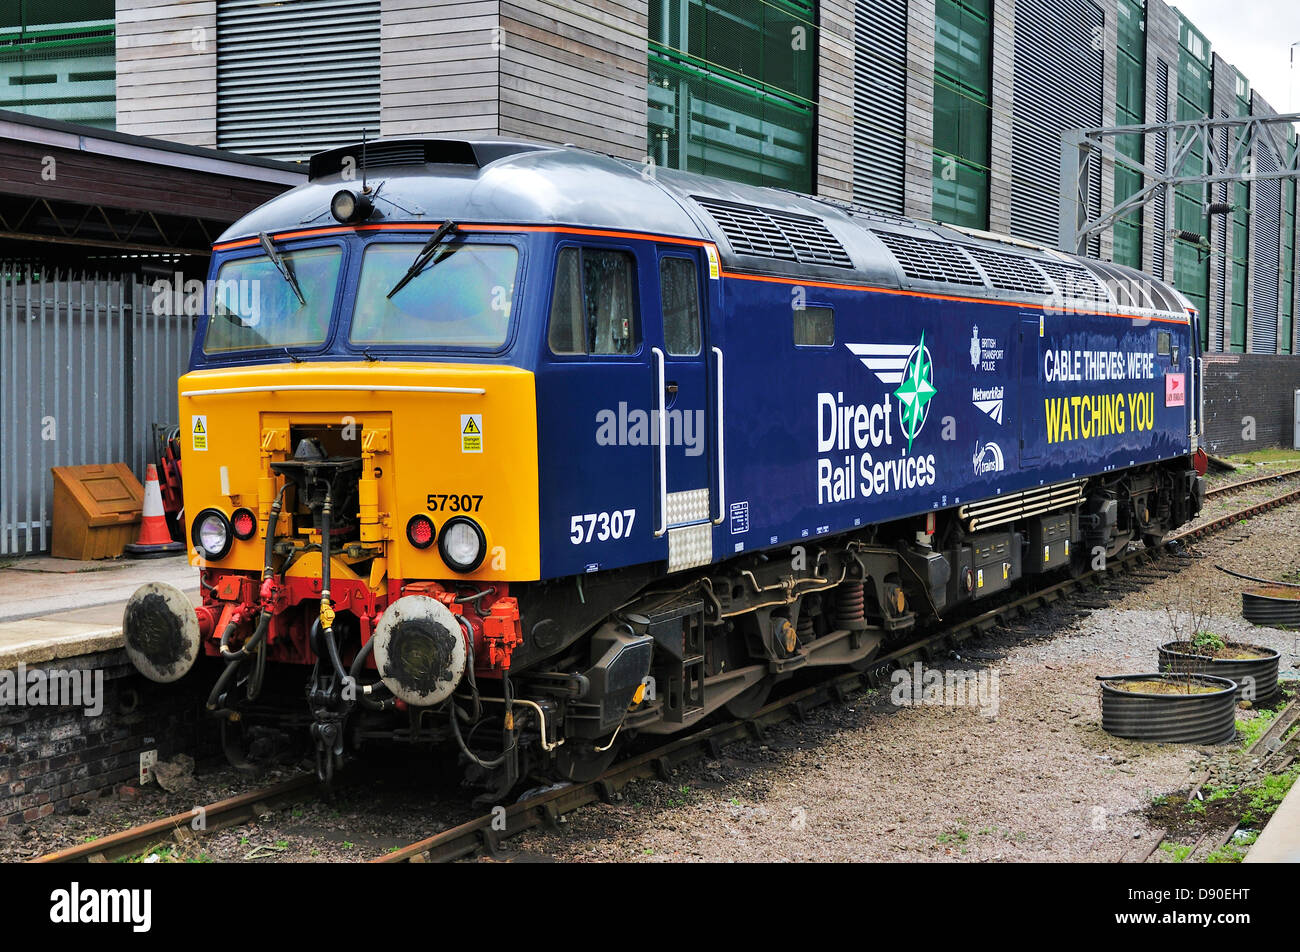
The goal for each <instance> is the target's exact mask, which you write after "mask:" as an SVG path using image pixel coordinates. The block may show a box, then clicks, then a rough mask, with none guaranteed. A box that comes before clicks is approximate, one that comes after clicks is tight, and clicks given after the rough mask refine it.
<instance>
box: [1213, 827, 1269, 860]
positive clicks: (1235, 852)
mask: <svg viewBox="0 0 1300 952" xmlns="http://www.w3.org/2000/svg"><path fill="white" fill-rule="evenodd" d="M1257 839H1259V834H1258V833H1251V834H1250V835H1248V836H1244V837H1242V838H1241V839H1236V838H1235V837H1234V838H1233V839H1230V840H1228V842H1226V843H1224V844H1223V845H1222V846H1220V847H1219V848H1218V849H1217V850H1215V851H1214V852H1213V853H1211V854H1210V855H1209V856H1207V857H1205V861H1206V862H1207V863H1240V862H1241V861H1242V860H1243V859H1245V858H1246V852H1247V850H1248V849H1249V848H1250V845H1251V844H1252V843H1254V842H1255V841H1256V840H1257Z"/></svg>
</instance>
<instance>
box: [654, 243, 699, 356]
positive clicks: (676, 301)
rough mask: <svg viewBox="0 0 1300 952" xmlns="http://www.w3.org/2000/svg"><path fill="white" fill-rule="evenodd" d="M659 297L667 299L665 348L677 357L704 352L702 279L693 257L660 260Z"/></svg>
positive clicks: (664, 307)
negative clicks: (702, 349) (701, 343)
mask: <svg viewBox="0 0 1300 952" xmlns="http://www.w3.org/2000/svg"><path fill="white" fill-rule="evenodd" d="M659 296H660V299H661V300H662V302H663V315H664V347H666V348H667V350H668V353H669V354H670V355H672V356H673V357H694V356H695V355H696V354H698V353H699V352H700V280H699V274H698V269H697V268H696V266H695V262H694V261H692V260H691V259H690V258H677V257H669V258H663V259H661V260H660V262H659Z"/></svg>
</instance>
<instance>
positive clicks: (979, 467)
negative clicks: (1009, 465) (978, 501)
mask: <svg viewBox="0 0 1300 952" xmlns="http://www.w3.org/2000/svg"><path fill="white" fill-rule="evenodd" d="M971 461H972V462H973V463H974V464H975V475H976V476H983V475H984V474H985V473H1000V472H1002V470H1003V469H1004V468H1005V467H1006V458H1005V457H1004V456H1003V455H1002V447H1000V446H998V444H996V443H985V444H984V445H983V446H980V445H978V444H977V445H976V447H975V455H974V456H973V457H971Z"/></svg>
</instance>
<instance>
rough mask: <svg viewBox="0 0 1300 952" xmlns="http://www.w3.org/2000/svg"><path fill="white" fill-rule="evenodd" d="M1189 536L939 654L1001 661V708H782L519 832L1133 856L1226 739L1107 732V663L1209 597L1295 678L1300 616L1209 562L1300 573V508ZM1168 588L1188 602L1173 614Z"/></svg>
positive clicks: (766, 854) (752, 846)
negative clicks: (1181, 548) (1102, 680)
mask: <svg viewBox="0 0 1300 952" xmlns="http://www.w3.org/2000/svg"><path fill="white" fill-rule="evenodd" d="M1276 492H1277V490H1276V489H1274V490H1273V491H1272V492H1268V493H1265V494H1264V496H1261V498H1264V497H1265V496H1267V495H1275V494H1276ZM1235 501H1236V500H1234V502H1235ZM1241 505H1245V502H1241ZM1240 507H1241V506H1240V505H1234V506H1229V507H1228V508H1229V509H1236V508H1240ZM1191 552H1192V554H1193V558H1192V559H1191V560H1190V562H1182V563H1175V562H1174V560H1172V559H1169V558H1166V559H1165V560H1163V561H1162V563H1160V569H1159V571H1160V572H1163V571H1165V570H1166V569H1169V568H1172V567H1173V566H1174V565H1176V564H1181V565H1184V566H1185V567H1184V568H1182V570H1181V571H1179V572H1177V573H1176V574H1173V575H1171V576H1170V577H1168V578H1165V579H1147V580H1145V581H1146V584H1144V585H1142V586H1141V587H1140V588H1138V589H1137V590H1136V591H1132V592H1129V593H1127V594H1123V595H1122V597H1120V596H1119V595H1114V594H1112V595H1109V596H1102V595H1100V594H1098V595H1093V596H1091V597H1092V598H1101V597H1107V598H1112V599H1115V600H1114V601H1113V602H1112V604H1111V605H1110V606H1109V607H1106V608H1101V609H1097V610H1093V611H1090V612H1083V611H1082V610H1081V609H1079V608H1077V607H1075V608H1071V607H1070V606H1068V605H1066V606H1062V607H1053V608H1051V609H1048V610H1044V611H1041V612H1038V613H1035V614H1033V615H1031V616H1029V617H1027V618H1023V619H1021V620H1020V621H1019V622H1018V624H1017V625H1016V626H1015V627H1012V628H1010V629H1001V630H996V631H994V632H990V633H989V634H988V635H985V636H982V637H980V638H977V639H971V640H970V641H967V642H964V643H963V644H962V645H961V646H959V648H958V651H957V652H956V653H954V655H952V656H950V657H948V658H946V659H944V660H943V662H942V663H941V664H937V665H936V667H939V668H942V669H944V670H952V671H959V670H960V671H966V672H968V673H970V674H978V673H979V672H986V678H987V677H989V676H991V674H992V672H993V671H996V672H997V686H998V692H997V700H998V704H997V710H996V714H993V715H992V716H989V714H988V713H981V712H980V710H979V709H978V708H977V707H972V706H941V707H936V706H911V707H906V706H900V705H898V704H895V703H893V701H892V700H891V697H890V695H891V690H890V689H889V687H888V686H886V687H885V688H882V689H880V690H877V691H876V692H873V693H871V694H869V695H863V696H861V697H859V698H857V699H856V700H854V701H851V702H849V703H848V704H847V705H845V706H836V705H830V706H825V707H822V708H819V709H816V710H815V711H814V712H812V713H811V715H810V718H809V720H808V721H806V722H805V723H802V724H800V723H796V722H786V723H784V724H782V725H778V726H777V727H775V728H772V729H770V730H769V732H768V738H767V743H766V744H758V743H748V742H747V743H741V744H735V745H732V746H731V747H728V748H727V749H726V750H725V751H724V752H723V753H724V756H723V758H722V759H720V760H716V761H696V762H695V763H693V764H688V765H685V766H683V767H682V768H680V769H679V771H678V773H677V775H676V776H674V777H672V778H671V781H669V782H664V781H660V780H644V781H637V782H634V783H633V784H631V785H629V786H628V788H627V789H626V791H625V793H624V795H623V797H622V799H621V800H619V801H616V802H615V803H612V804H601V805H593V806H591V807H587V808H584V809H582V810H580V811H578V812H576V813H575V814H573V815H571V816H570V817H569V818H568V820H567V823H565V824H564V825H563V827H562V829H563V830H564V832H562V833H560V834H556V833H553V832H546V831H535V832H534V831H530V832H528V833H525V834H523V835H522V836H520V837H518V838H516V839H514V840H512V841H510V843H509V844H508V845H509V848H510V849H512V850H517V851H518V852H517V853H516V854H514V855H515V857H516V858H519V859H523V858H537V857H547V858H551V859H554V860H559V861H626V862H676V861H693V860H697V861H710V862H731V861H748V860H754V861H764V862H783V861H815V860H821V861H881V860H884V861H891V860H892V861H950V862H1019V861H1026V860H1029V861H1060V862H1069V861H1116V860H1119V859H1121V858H1123V857H1125V856H1126V854H1128V853H1129V851H1131V850H1133V849H1134V847H1135V846H1136V845H1137V844H1138V842H1139V838H1142V837H1144V835H1145V834H1147V833H1149V832H1151V830H1150V828H1149V826H1148V823H1147V821H1146V819H1145V817H1144V815H1143V811H1144V810H1145V809H1146V808H1147V807H1149V806H1150V805H1151V802H1152V798H1153V797H1156V796H1158V795H1161V794H1170V793H1174V792H1176V791H1179V790H1186V789H1187V788H1188V787H1190V786H1191V785H1192V784H1193V783H1194V782H1195V779H1196V776H1197V774H1198V773H1199V772H1200V771H1201V769H1202V767H1203V765H1204V764H1205V763H1206V762H1207V761H1208V760H1209V759H1210V758H1212V757H1215V756H1220V757H1221V756H1222V754H1223V750H1224V748H1212V747H1206V748H1197V747H1186V746H1176V745H1163V744H1143V743H1136V742H1132V741H1127V740H1122V739H1119V738H1115V737H1111V736H1110V735H1108V734H1106V733H1104V732H1103V731H1102V730H1101V711H1100V706H1099V700H1098V686H1097V683H1096V680H1095V678H1096V676H1097V675H1102V674H1120V673H1136V672H1147V671H1154V670H1156V666H1157V662H1156V648H1157V646H1158V645H1160V644H1161V643H1163V642H1165V641H1169V640H1171V639H1172V637H1173V636H1172V633H1171V632H1172V625H1173V624H1181V625H1184V626H1185V625H1187V624H1188V623H1189V621H1190V619H1189V617H1188V616H1187V611H1186V609H1188V608H1190V607H1191V606H1195V605H1197V604H1202V603H1207V602H1208V611H1209V612H1210V614H1209V616H1208V618H1207V620H1206V622H1205V624H1206V627H1209V628H1211V629H1212V630H1214V631H1216V632H1218V633H1219V634H1221V635H1224V636H1226V637H1228V638H1230V639H1238V640H1242V641H1247V642H1251V643H1254V644H1260V645H1266V646H1269V647H1272V648H1276V649H1278V650H1279V651H1281V652H1282V664H1281V675H1282V677H1283V678H1295V677H1297V676H1300V641H1298V640H1297V633H1296V632H1290V631H1279V630H1275V629H1267V628H1255V627H1254V626H1251V625H1249V624H1248V623H1246V622H1245V621H1244V620H1243V619H1242V618H1241V617H1240V607H1241V601H1240V592H1241V588H1242V586H1243V585H1245V584H1247V583H1243V582H1239V581H1238V580H1236V579H1232V578H1229V577H1228V576H1226V575H1223V574H1222V573H1220V572H1218V571H1216V570H1215V569H1214V564H1215V563H1216V562H1217V563H1220V564H1224V565H1225V566H1227V567H1231V568H1233V569H1234V570H1236V571H1240V572H1245V573H1247V574H1252V575H1259V576H1263V577H1270V578H1282V577H1284V576H1286V575H1288V574H1293V573H1295V572H1296V570H1297V568H1300V505H1291V506H1288V507H1284V508H1281V509H1277V510H1273V511H1271V512H1268V513H1265V514H1263V515H1260V516H1257V517H1255V518H1253V519H1251V520H1249V521H1248V522H1246V523H1243V524H1242V525H1240V526H1238V527H1234V528H1233V529H1231V530H1229V531H1226V532H1225V533H1222V534H1220V535H1217V536H1214V537H1212V538H1210V539H1209V540H1206V541H1204V542H1198V543H1195V544H1194V545H1193V546H1192V547H1191ZM1149 571H1151V572H1152V573H1154V572H1155V571H1156V570H1154V569H1152V570H1149ZM1293 580H1294V579H1293ZM1126 584H1128V583H1126ZM1134 584H1135V583H1134ZM1172 605H1178V606H1182V608H1183V609H1184V610H1183V611H1182V612H1181V613H1180V615H1179V616H1176V617H1175V619H1174V621H1173V622H1171V619H1170V615H1169V612H1168V611H1167V610H1166V606H1172ZM986 683H988V682H987V681H986ZM1252 716H1254V715H1253V712H1251V711H1249V710H1242V711H1240V712H1239V714H1238V717H1239V719H1242V720H1245V719H1249V718H1250V717H1252ZM1236 746H1239V745H1236ZM509 855H510V854H506V856H507V857H509Z"/></svg>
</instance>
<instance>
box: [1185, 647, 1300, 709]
mask: <svg viewBox="0 0 1300 952" xmlns="http://www.w3.org/2000/svg"><path fill="white" fill-rule="evenodd" d="M1185 644H1186V643H1185V642H1178V641H1170V642H1168V643H1166V644H1163V645H1161V646H1160V670H1161V671H1170V672H1173V673H1175V674H1208V675H1211V676H1213V677H1218V678H1227V679H1228V680H1230V681H1236V682H1237V698H1238V700H1242V701H1252V702H1254V701H1265V700H1268V699H1269V698H1271V697H1272V696H1273V695H1274V694H1276V693H1277V671H1278V662H1279V661H1280V660H1281V658H1282V655H1281V652H1278V651H1274V650H1273V649H1272V648H1265V647H1263V646H1261V645H1246V644H1237V645H1234V646H1233V647H1236V648H1249V649H1250V650H1251V651H1258V652H1260V655H1259V657H1257V658H1212V657H1210V656H1208V655H1202V654H1196V653H1195V652H1194V651H1191V650H1188V649H1187V648H1186V647H1185Z"/></svg>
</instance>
